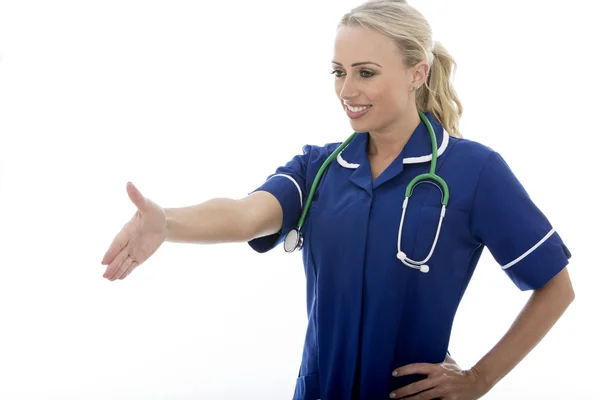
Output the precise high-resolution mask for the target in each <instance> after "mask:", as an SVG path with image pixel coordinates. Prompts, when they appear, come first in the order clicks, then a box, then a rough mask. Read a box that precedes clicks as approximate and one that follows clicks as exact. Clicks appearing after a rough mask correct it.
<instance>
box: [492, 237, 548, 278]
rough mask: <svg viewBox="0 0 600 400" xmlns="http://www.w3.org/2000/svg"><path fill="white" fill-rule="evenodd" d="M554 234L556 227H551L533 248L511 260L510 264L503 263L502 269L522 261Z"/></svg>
mask: <svg viewBox="0 0 600 400" xmlns="http://www.w3.org/2000/svg"><path fill="white" fill-rule="evenodd" d="M553 234H554V229H551V230H550V232H548V234H547V235H546V236H544V237H543V238H542V240H540V241H539V242H537V243H536V244H535V245H534V246H533V247H532V248H530V249H529V250H527V251H526V252H525V253H523V254H522V255H521V256H520V257H519V258H516V259H514V260H512V261H511V262H509V263H508V264H506V265H503V266H502V269H508V268H510V267H512V266H513V265H515V264H516V263H518V262H519V261H521V260H522V259H524V258H525V257H527V256H528V255H529V254H530V253H531V252H532V251H534V250H535V249H537V248H538V247H540V246H541V245H542V243H544V242H545V241H546V240H548V238H549V237H550V236H552V235H553Z"/></svg>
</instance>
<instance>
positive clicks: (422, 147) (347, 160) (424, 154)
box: [337, 112, 450, 169]
mask: <svg viewBox="0 0 600 400" xmlns="http://www.w3.org/2000/svg"><path fill="white" fill-rule="evenodd" d="M425 116H426V117H427V119H429V122H431V126H432V127H433V131H434V133H435V138H436V142H437V146H438V151H437V153H438V157H439V156H441V155H442V154H443V153H444V151H445V150H446V148H447V147H448V142H449V141H450V135H449V134H448V132H446V131H445V130H444V128H443V127H442V125H441V124H440V123H439V122H437V121H436V120H435V118H433V116H432V115H431V113H430V112H426V113H425ZM368 142H369V133H368V132H359V133H358V134H357V135H356V136H355V137H354V139H352V141H351V142H350V143H349V144H348V146H347V147H346V148H345V149H344V150H343V151H342V152H340V153H339V154H338V156H337V162H338V164H340V165H341V166H342V167H344V168H350V169H356V168H358V167H360V164H361V163H363V162H365V161H366V160H367V157H366V154H367V144H368ZM398 157H401V158H402V163H403V164H418V163H425V162H429V161H431V157H432V154H431V139H430V137H429V131H428V130H427V126H426V125H425V123H423V121H421V123H420V124H419V125H418V126H417V128H416V129H415V131H414V132H413V134H412V135H411V136H410V138H409V139H408V142H407V143H406V145H405V146H404V148H403V149H402V151H401V152H400V155H399V156H398Z"/></svg>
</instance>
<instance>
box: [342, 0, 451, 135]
mask: <svg viewBox="0 0 600 400" xmlns="http://www.w3.org/2000/svg"><path fill="white" fill-rule="evenodd" d="M348 25H360V26H363V27H366V28H370V29H373V30H375V31H378V32H380V33H382V34H384V35H386V36H387V37H389V38H391V39H392V40H394V42H395V43H396V45H397V46H398V48H399V49H400V51H401V52H402V54H403V55H404V62H405V64H406V65H407V66H408V67H409V68H410V67H413V66H414V65H416V64H417V63H419V62H420V61H422V60H427V64H428V65H429V71H428V75H427V79H426V81H425V84H424V85H423V86H421V87H420V88H419V89H417V92H416V103H417V108H418V109H419V110H421V111H423V112H427V111H429V112H431V113H432V114H433V116H434V117H435V119H436V120H437V121H439V122H440V124H442V126H443V127H444V129H445V130H446V131H447V132H448V133H449V134H450V135H452V136H455V137H461V134H460V131H459V129H458V122H459V119H460V116H461V115H462V111H463V107H462V104H461V102H460V100H459V99H458V96H457V94H456V91H455V90H454V87H453V86H452V82H451V80H452V78H453V73H454V72H455V70H456V62H455V61H454V59H453V58H452V56H451V55H450V54H449V53H448V51H447V50H446V48H445V47H444V46H442V44H441V43H440V42H437V41H433V39H432V32H431V27H430V26H429V23H428V22H427V20H426V19H425V17H424V16H423V15H422V14H421V13H420V12H419V11H417V10H416V9H415V8H414V7H412V6H410V5H408V4H407V3H406V1H402V0H396V1H394V0H370V1H367V2H366V3H363V4H362V5H360V6H358V7H356V8H354V9H352V10H351V11H350V12H348V13H347V14H345V15H344V16H343V17H342V19H341V20H340V22H339V26H348Z"/></svg>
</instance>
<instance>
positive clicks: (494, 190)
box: [471, 152, 571, 290]
mask: <svg viewBox="0 0 600 400" xmlns="http://www.w3.org/2000/svg"><path fill="white" fill-rule="evenodd" d="M471 224H472V226H471V227H472V231H473V233H474V235H475V236H476V237H477V238H478V239H479V240H480V241H481V242H482V243H483V244H484V245H485V246H486V247H487V248H488V249H489V250H490V253H491V254H492V256H493V257H494V259H495V260H496V261H497V262H498V263H499V264H500V265H501V266H502V269H503V270H504V272H506V274H507V275H508V276H509V278H510V279H511V280H512V281H513V282H514V283H515V285H517V287H518V288H519V289H521V290H531V289H538V288H540V287H542V286H544V285H545V284H546V283H547V282H548V281H549V280H550V279H552V278H553V277H554V276H555V275H556V274H557V273H558V272H560V271H561V270H562V269H563V268H564V267H565V266H566V265H567V264H568V262H569V261H568V260H569V258H570V257H571V254H570V252H569V250H568V249H567V247H566V246H565V244H564V243H563V241H562V239H561V238H560V236H559V235H558V233H557V232H556V231H555V230H554V228H553V227H552V225H551V224H550V222H549V221H548V219H547V218H546V217H545V215H544V214H543V213H542V212H541V211H540V209H539V208H538V207H537V206H536V205H535V204H534V203H533V201H532V199H531V198H530V197H529V195H528V193H527V192H526V191H525V189H524V188H523V186H522V185H521V183H520V182H519V181H518V179H517V178H516V176H515V175H514V174H513V172H512V171H511V169H510V168H509V166H508V165H507V164H506V162H505V161H504V159H503V158H502V157H501V156H500V155H499V154H498V153H495V152H493V153H492V154H490V156H489V157H488V159H487V161H486V163H485V166H484V167H483V170H482V172H481V175H480V177H479V182H478V186H477V189H476V192H475V198H474V200H473V208H472V215H471Z"/></svg>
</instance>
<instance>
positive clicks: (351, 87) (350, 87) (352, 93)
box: [339, 76, 358, 101]
mask: <svg viewBox="0 0 600 400" xmlns="http://www.w3.org/2000/svg"><path fill="white" fill-rule="evenodd" d="M339 85H340V88H339V96H340V99H342V100H346V101H348V100H350V99H353V98H355V97H356V96H357V95H358V88H357V87H356V84H355V82H354V81H353V80H352V79H350V78H349V77H347V76H346V77H345V78H344V80H343V81H340V82H339Z"/></svg>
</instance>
